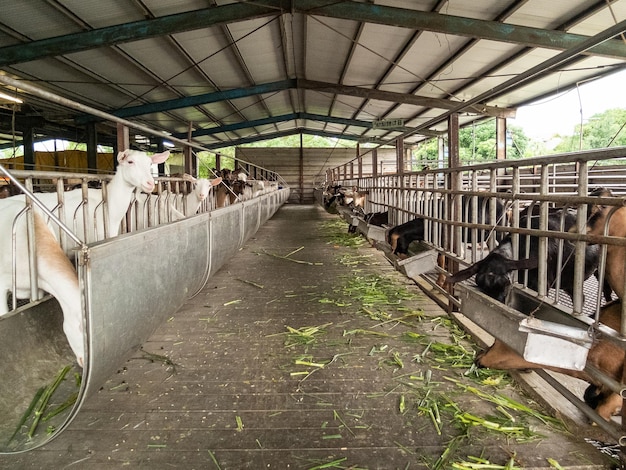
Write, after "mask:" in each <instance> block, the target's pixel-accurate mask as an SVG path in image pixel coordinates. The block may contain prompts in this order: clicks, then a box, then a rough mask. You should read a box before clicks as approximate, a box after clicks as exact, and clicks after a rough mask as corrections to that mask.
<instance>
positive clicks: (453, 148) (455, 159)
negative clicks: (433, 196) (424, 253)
mask: <svg viewBox="0 0 626 470" xmlns="http://www.w3.org/2000/svg"><path fill="white" fill-rule="evenodd" d="M460 166H461V160H460V156H459V115H458V114H456V113H454V114H451V115H450V116H449V117H448V167H449V168H455V169H459V167H460ZM449 188H450V189H451V190H452V191H453V192H454V191H460V189H461V174H460V173H450V182H449ZM448 204H449V209H448V214H449V215H450V216H451V219H452V220H453V221H455V222H460V221H461V220H462V212H463V211H462V207H461V199H460V198H457V201H456V204H454V205H452V198H450V199H448ZM453 210H454V213H453V212H452V211H453ZM451 230H453V231H454V234H455V237H454V246H450V248H451V249H452V251H453V252H454V253H457V254H458V253H461V248H462V247H461V227H452V228H451ZM451 230H446V232H448V233H450V234H451ZM449 240H450V239H448V244H449ZM458 270H459V262H458V261H455V260H454V259H451V260H449V263H448V272H450V273H456V272H458ZM448 308H449V309H451V308H452V303H450V304H449V306H448Z"/></svg>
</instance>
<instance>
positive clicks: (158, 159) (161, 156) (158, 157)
mask: <svg viewBox="0 0 626 470" xmlns="http://www.w3.org/2000/svg"><path fill="white" fill-rule="evenodd" d="M169 157H170V151H169V150H166V151H165V152H162V153H155V154H154V155H152V157H150V158H152V163H163V162H164V161H165V160H167V159H168V158H169Z"/></svg>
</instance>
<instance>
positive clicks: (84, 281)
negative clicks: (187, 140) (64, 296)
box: [0, 189, 289, 453]
mask: <svg viewBox="0 0 626 470" xmlns="http://www.w3.org/2000/svg"><path fill="white" fill-rule="evenodd" d="M288 197H289V189H282V190H278V191H275V192H273V193H269V194H265V195H262V196H260V197H258V198H256V199H254V200H249V201H244V202H242V203H238V204H234V205H232V206H227V207H225V208H222V209H217V210H213V211H211V212H207V213H204V214H199V215H196V216H194V217H190V218H187V219H184V220H181V221H178V222H174V223H170V224H165V225H160V226H157V227H154V228H150V229H145V230H141V231H137V232H133V233H128V234H125V235H121V236H119V237H116V238H114V239H110V240H107V241H103V242H98V243H94V244H91V245H89V247H88V249H87V250H86V251H85V252H81V253H80V254H79V260H78V267H77V271H78V275H79V281H80V283H81V288H82V292H83V295H84V305H85V309H84V312H85V324H86V329H87V334H86V345H87V348H86V350H87V354H86V360H85V367H84V369H83V370H82V371H81V369H80V368H78V367H77V366H75V365H74V366H72V364H74V363H75V359H74V355H73V353H72V351H71V349H70V348H69V346H68V344H67V341H66V339H65V335H64V334H63V330H62V321H63V315H62V312H61V309H60V307H59V305H58V303H57V302H56V300H54V299H49V300H47V301H44V302H42V303H40V304H38V305H36V306H35V307H33V308H28V309H27V310H24V311H22V312H20V313H18V314H16V315H13V316H11V317H7V318H6V319H3V320H2V321H0V357H2V381H1V382H0V384H1V385H0V413H1V416H2V420H0V453H8V452H22V451H26V450H30V449H33V448H35V447H38V446H41V445H43V444H45V443H46V442H48V441H49V440H50V439H51V438H53V437H54V436H56V435H58V434H59V433H60V432H61V431H62V430H63V429H64V428H65V427H67V426H68V425H69V423H70V422H71V421H72V419H73V417H74V416H76V413H78V411H79V410H80V408H81V405H82V404H83V403H84V401H85V400H86V399H87V398H88V397H89V396H90V395H91V394H92V393H94V392H96V391H97V390H98V389H99V388H100V387H101V386H102V384H104V383H105V382H106V380H107V379H108V378H109V377H111V375H112V374H113V373H114V372H115V371H116V370H117V369H118V368H119V367H120V366H121V365H122V364H123V363H124V361H126V360H127V359H128V357H129V356H130V355H131V354H132V353H133V352H134V351H136V350H137V349H138V348H139V347H140V346H141V344H142V343H144V342H145V341H146V340H147V339H148V338H149V337H150V336H151V335H152V334H153V333H154V331H155V330H156V329H157V327H158V326H159V325H160V324H161V323H162V322H163V321H164V320H165V319H166V318H168V316H170V315H172V314H173V313H174V312H176V311H177V310H178V309H180V308H181V307H182V305H183V304H184V303H185V301H187V300H188V299H189V298H191V297H193V296H194V295H195V294H197V293H198V292H199V291H200V290H201V289H202V288H203V287H204V285H205V284H206V282H207V280H208V279H209V277H210V276H211V275H212V274H213V273H215V272H216V271H217V270H218V269H219V268H220V267H221V266H222V265H224V264H225V263H226V262H227V261H228V259H229V258H230V257H232V256H233V255H234V254H235V253H236V252H237V250H239V248H240V247H241V246H242V245H243V243H244V242H245V241H246V240H247V239H248V238H249V237H250V236H252V235H253V234H254V233H255V232H256V231H257V230H258V228H259V227H260V226H261V225H262V224H263V223H264V222H265V221H266V220H267V219H269V218H270V217H271V216H272V215H274V213H275V212H276V211H277V210H278V208H279V207H280V206H281V205H282V204H283V203H285V202H286V201H287V199H288ZM65 367H68V369H69V370H68V371H66V372H67V375H66V376H65V380H61V381H60V386H59V387H58V388H57V389H56V391H55V392H54V394H53V395H52V397H51V400H50V402H49V404H50V405H51V406H49V410H46V413H49V414H52V411H54V410H55V409H57V408H58V407H59V406H60V405H61V404H63V403H65V402H67V403H72V399H75V402H74V404H73V405H71V406H69V407H68V408H67V409H65V410H64V411H63V412H61V413H59V414H57V415H55V416H53V417H50V418H49V419H47V420H46V421H43V420H42V421H41V422H40V423H39V425H38V426H37V427H36V428H35V430H34V431H33V432H32V435H31V436H29V434H31V432H30V430H31V428H32V421H33V420H32V416H33V414H34V413H35V411H36V408H35V409H30V410H29V408H31V403H33V402H34V401H35V400H34V398H35V397H37V396H39V390H40V389H41V388H42V387H46V386H48V385H49V384H51V383H52V382H54V381H55V379H56V378H57V377H59V371H61V370H63V369H64V368H65ZM81 374H82V378H81V380H80V381H79V382H78V381H76V380H75V375H76V376H80V375H81ZM43 395H45V393H44V394H43ZM52 405H54V406H52ZM47 431H48V432H47ZM50 431H51V432H50Z"/></svg>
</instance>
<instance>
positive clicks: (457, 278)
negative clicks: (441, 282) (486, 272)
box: [448, 263, 480, 284]
mask: <svg viewBox="0 0 626 470" xmlns="http://www.w3.org/2000/svg"><path fill="white" fill-rule="evenodd" d="M479 264H480V263H474V264H472V265H471V266H470V267H469V268H466V269H463V270H462V271H459V272H458V273H456V274H454V275H452V276H449V277H448V282H449V283H450V284H455V283H457V282H461V281H465V280H466V279H469V278H470V277H472V276H473V275H474V274H476V273H477V272H478V266H479Z"/></svg>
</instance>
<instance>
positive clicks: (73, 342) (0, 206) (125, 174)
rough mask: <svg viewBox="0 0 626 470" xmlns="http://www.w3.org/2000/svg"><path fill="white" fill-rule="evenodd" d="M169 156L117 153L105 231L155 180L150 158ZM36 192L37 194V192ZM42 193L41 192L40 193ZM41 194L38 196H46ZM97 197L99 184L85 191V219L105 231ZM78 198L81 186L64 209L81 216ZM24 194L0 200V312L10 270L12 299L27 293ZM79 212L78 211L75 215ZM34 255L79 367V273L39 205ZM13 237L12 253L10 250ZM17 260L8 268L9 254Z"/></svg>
mask: <svg viewBox="0 0 626 470" xmlns="http://www.w3.org/2000/svg"><path fill="white" fill-rule="evenodd" d="M168 157H169V152H164V153H161V154H156V155H154V156H152V157H149V156H147V155H146V154H145V153H143V152H137V151H133V150H126V151H124V152H120V153H119V154H118V156H117V159H118V162H119V165H118V168H117V172H116V174H115V176H114V177H113V179H111V181H110V182H109V183H108V184H107V186H106V189H107V193H106V194H107V202H106V208H107V213H108V222H109V224H108V225H109V227H108V236H109V237H112V236H115V235H117V234H118V233H119V227H120V222H121V220H122V218H123V217H124V214H125V213H126V210H127V209H128V205H129V203H130V201H131V198H132V193H133V191H134V190H135V188H141V189H143V190H144V191H152V189H153V188H154V179H153V177H152V173H151V166H152V164H153V163H162V162H164V161H165V160H166V159H167V158H168ZM38 196H40V195H38ZM41 196H44V195H43V194H42V195H41ZM53 196H54V198H55V199H54V200H53V201H52V200H46V201H42V202H43V203H44V204H45V205H46V206H47V207H54V206H55V205H56V197H57V196H56V194H53ZM48 198H49V197H48V196H47V195H46V196H45V197H42V199H48ZM101 201H102V192H101V190H98V189H90V190H89V206H88V207H89V214H88V216H89V220H94V221H95V227H94V231H95V232H96V233H97V234H104V223H103V220H102V218H99V217H95V212H96V209H97V207H96V206H97V205H98V204H99V203H100V202H101ZM82 202H83V200H82V196H81V193H80V190H77V191H76V190H75V191H69V192H68V193H66V194H65V198H64V206H63V209H64V213H65V215H67V216H68V217H69V218H68V219H67V220H71V218H72V217H73V214H74V213H76V216H77V219H81V220H82V210H79V208H80V206H81V203H82ZM24 208H25V204H24V196H23V195H22V196H21V197H19V196H16V197H11V198H5V199H1V200H0V293H1V294H2V295H1V296H0V317H1V316H3V315H6V314H7V313H8V305H7V293H8V292H11V289H12V285H13V280H12V278H13V275H15V283H16V284H15V289H16V297H17V298H29V297H30V288H31V286H30V267H29V266H30V263H29V260H30V259H31V253H29V249H28V246H27V239H28V235H27V223H26V218H25V217H19V214H20V213H21V212H23V211H24ZM79 214H80V215H79ZM34 220H35V226H34V233H35V246H36V250H35V260H36V267H37V283H38V287H39V288H40V289H43V290H45V291H46V292H48V293H50V294H51V295H53V296H54V297H55V298H56V299H57V301H58V302H59V304H60V306H61V309H62V310H63V331H64V332H65V335H66V336H67V340H68V343H69V345H70V347H71V348H72V351H73V352H74V354H75V355H76V360H77V362H78V364H79V365H80V366H81V367H82V366H83V364H84V358H85V349H84V342H85V340H84V324H83V309H82V295H81V291H80V287H79V284H78V276H77V275H76V271H75V270H74V267H73V266H72V263H71V262H70V260H69V258H68V257H67V256H66V254H65V252H64V251H63V249H62V248H61V246H60V245H59V242H58V241H57V239H56V237H55V234H54V232H55V230H51V226H52V225H53V222H52V221H50V223H49V224H46V221H45V219H44V215H43V214H42V213H41V211H40V210H39V209H35V212H34ZM13 240H15V242H14V243H15V252H14V253H13V246H12V245H13ZM14 256H15V259H16V260H17V262H16V264H15V266H16V270H15V272H13V269H12V266H13V257H14Z"/></svg>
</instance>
